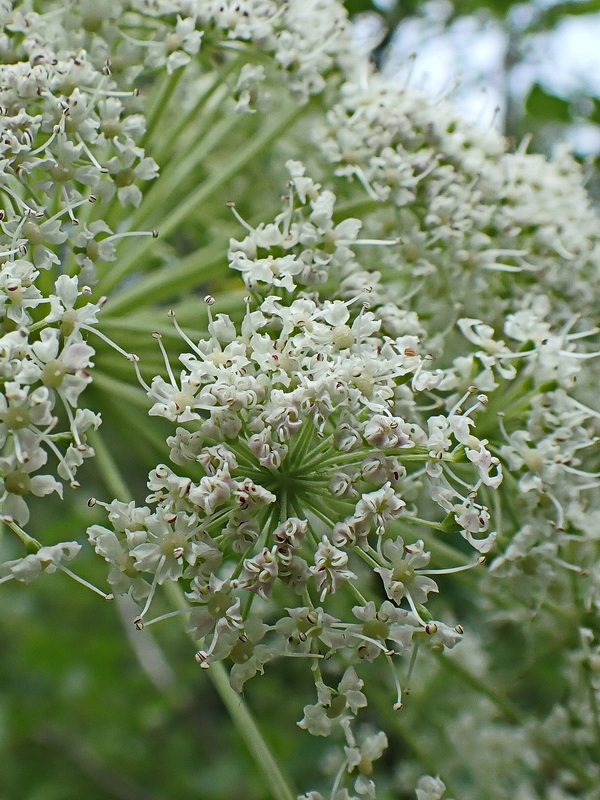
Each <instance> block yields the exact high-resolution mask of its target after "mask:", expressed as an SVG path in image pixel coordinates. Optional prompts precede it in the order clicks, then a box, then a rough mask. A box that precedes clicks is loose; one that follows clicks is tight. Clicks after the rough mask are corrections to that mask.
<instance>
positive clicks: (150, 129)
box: [141, 67, 185, 147]
mask: <svg viewBox="0 0 600 800" xmlns="http://www.w3.org/2000/svg"><path fill="white" fill-rule="evenodd" d="M184 72H185V67H181V68H180V69H177V70H175V72H173V73H172V74H171V75H166V74H165V76H164V79H163V81H162V84H161V86H160V89H159V91H158V93H157V94H156V96H155V98H154V100H153V102H152V108H151V109H150V110H149V112H148V115H147V119H148V123H147V125H146V133H145V134H144V138H143V139H142V142H141V144H142V147H147V145H148V142H149V141H150V139H151V138H152V134H153V133H154V130H155V129H156V126H157V125H158V122H159V120H160V118H161V117H162V115H163V112H164V110H165V109H166V107H167V106H168V104H169V100H170V99H171V97H172V96H173V92H174V91H175V89H176V88H177V84H178V83H179V81H180V80H181V77H182V75H183V73H184Z"/></svg>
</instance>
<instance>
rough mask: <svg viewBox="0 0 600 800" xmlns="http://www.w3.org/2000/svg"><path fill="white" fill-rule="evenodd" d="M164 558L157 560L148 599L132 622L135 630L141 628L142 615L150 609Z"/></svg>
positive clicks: (163, 556)
mask: <svg viewBox="0 0 600 800" xmlns="http://www.w3.org/2000/svg"><path fill="white" fill-rule="evenodd" d="M166 558H167V557H166V556H165V555H162V556H161V557H160V559H159V562H158V564H157V565H156V572H155V573H154V577H153V578H152V584H151V586H150V591H149V592H148V597H147V598H146V602H145V604H144V608H143V609H142V610H141V611H140V613H139V615H138V616H137V617H136V618H135V619H134V620H133V624H134V625H135V627H136V628H138V625H142V627H143V622H142V620H143V619H144V614H145V613H146V612H147V611H148V609H149V608H150V603H151V602H152V599H153V597H154V593H155V592H156V587H157V586H158V576H159V573H160V571H161V569H162V568H163V565H164V563H165V560H166ZM138 630H141V628H138Z"/></svg>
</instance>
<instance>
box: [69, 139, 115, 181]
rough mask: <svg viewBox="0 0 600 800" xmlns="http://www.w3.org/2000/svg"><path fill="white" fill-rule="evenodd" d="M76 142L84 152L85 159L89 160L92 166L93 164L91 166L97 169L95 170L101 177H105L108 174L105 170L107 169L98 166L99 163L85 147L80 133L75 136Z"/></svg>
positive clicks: (100, 165)
mask: <svg viewBox="0 0 600 800" xmlns="http://www.w3.org/2000/svg"><path fill="white" fill-rule="evenodd" d="M77 141H78V142H79V144H80V145H81V147H82V148H83V150H84V152H85V154H86V155H87V157H88V158H89V160H90V161H91V162H92V164H93V165H94V166H95V167H96V169H97V170H98V171H99V172H100V173H102V174H103V175H106V174H107V173H108V171H109V170H108V169H107V167H103V166H102V164H100V163H99V161H98V159H97V158H96V156H95V155H94V154H93V153H92V151H91V150H90V148H89V147H88V146H87V144H86V142H85V141H84V139H83V138H82V136H81V134H80V133H78V134H77Z"/></svg>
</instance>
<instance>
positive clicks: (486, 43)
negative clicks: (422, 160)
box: [0, 0, 600, 800]
mask: <svg viewBox="0 0 600 800" xmlns="http://www.w3.org/2000/svg"><path fill="white" fill-rule="evenodd" d="M346 5H347V7H348V9H349V12H350V13H351V14H352V15H353V16H354V17H355V19H356V22H357V29H356V30H357V37H359V38H360V40H361V41H362V42H363V45H364V48H365V50H367V51H370V52H372V57H373V59H374V61H375V62H376V63H377V65H378V67H379V68H380V69H381V70H383V71H384V72H385V73H386V74H387V75H389V76H390V77H394V78H397V79H398V80H399V81H404V82H407V83H409V84H410V85H412V86H418V87H421V88H423V89H425V90H426V91H427V92H429V93H431V95H432V96H433V97H447V96H450V97H451V98H452V99H453V101H454V102H455V103H456V104H457V105H458V106H459V108H460V109H461V111H462V113H463V114H464V115H465V116H467V117H468V118H469V119H471V120H473V121H476V122H477V123H478V124H479V125H481V126H483V127H486V126H490V125H494V126H497V127H498V128H500V129H501V130H502V131H503V132H504V133H505V134H506V135H507V136H508V137H509V138H510V139H511V140H512V142H513V146H515V147H516V146H519V145H520V144H521V143H522V142H523V141H524V139H526V138H527V137H529V136H531V141H530V143H529V145H528V147H529V149H530V150H531V151H537V152H543V153H550V152H551V151H552V150H553V148H554V147H556V145H557V143H559V142H567V143H568V145H569V146H570V148H571V149H572V150H573V151H574V152H575V154H576V155H577V157H578V158H579V159H581V160H582V162H585V163H587V164H588V169H589V187H590V191H591V192H592V193H593V194H594V195H595V196H596V197H599V196H600V191H599V186H600V183H599V181H598V177H597V166H598V159H599V154H600V46H599V45H598V42H599V41H600V0H584V1H583V2H564V3H554V4H553V3H550V2H545V1H544V0H539V1H538V2H534V3H522V2H514V3H512V2H506V0H495V2H493V1H490V2H478V0H461V1H460V2H454V3H451V2H448V1H447V0H431V2H418V0H403V2H394V1H393V0H385V2H383V1H382V0H378V2H374V0H347V3H346ZM107 435H108V436H109V437H110V430H109V429H107ZM113 436H114V438H113V441H116V440H117V436H116V435H115V434H114V433H113ZM140 446H143V445H142V444H140ZM130 457H131V455H130ZM86 469H87V472H84V470H82V473H81V483H82V484H83V485H86V484H87V485H90V483H91V484H92V486H93V482H94V480H95V478H94V475H95V474H96V473H95V472H94V471H93V468H92V466H89V467H87V466H86ZM133 488H137V487H133ZM139 488H140V495H141V496H143V487H141V486H140V487H139ZM95 490H96V492H97V495H98V496H100V497H101V496H108V495H109V492H108V490H107V488H106V487H102V486H96V487H95ZM91 493H92V492H90V494H91ZM86 500H87V495H86V497H80V498H79V504H80V505H79V506H77V505H74V504H73V503H70V504H69V506H68V507H67V506H66V505H65V506H62V505H59V504H58V503H57V504H55V505H53V503H52V501H49V500H48V499H47V498H45V499H44V500H43V507H42V506H41V505H39V506H38V509H37V513H38V514H43V515H44V518H45V519H46V520H47V523H46V530H47V539H46V541H47V542H50V541H61V540H64V539H69V538H79V540H80V541H82V542H83V541H84V539H85V533H84V532H85V529H86V527H87V526H88V525H89V524H91V522H94V521H99V522H100V521H102V520H103V518H104V515H103V514H101V513H98V517H97V520H95V519H90V511H89V509H88V508H87V506H86V505H85V501H86ZM34 513H36V511H35V510H34ZM10 546H11V543H10V542H9V541H6V542H3V547H4V548H10ZM5 553H6V557H7V558H8V557H10V550H5ZM16 555H17V553H16V551H15V557H16ZM78 572H79V573H80V574H83V575H85V577H86V578H88V579H89V580H91V581H96V582H97V583H99V584H101V585H103V584H104V580H105V573H104V566H103V564H102V563H100V562H99V559H96V558H95V557H92V555H91V554H90V553H87V554H84V553H82V555H81V556H80V558H79V559H78ZM449 588H450V587H448V589H449ZM460 591H461V590H460V588H459V589H455V592H456V596H455V598H454V600H455V601H456V603H457V605H460V606H461V609H462V610H463V612H464V609H465V602H467V595H466V594H465V596H464V597H459V596H458V595H459V594H460ZM157 613H158V610H157ZM132 616H133V612H132V610H131V609H129V608H127V606H126V605H120V604H118V603H113V604H108V603H104V602H103V601H102V600H101V599H99V598H98V596H97V595H94V594H93V593H92V592H89V591H87V590H85V589H84V588H83V587H81V586H79V585H77V584H75V583H74V582H72V581H70V580H69V579H68V578H67V577H66V576H65V575H61V574H59V575H55V576H53V577H51V578H45V579H42V580H40V581H39V582H37V583H36V584H34V585H33V586H32V587H29V588H25V587H24V586H23V585H21V584H15V585H12V584H11V583H8V584H5V585H2V586H1V587H0V800H82V798H86V800H113V799H114V800H167V799H169V800H175V798H177V800H229V798H233V797H236V796H239V797H240V798H242V797H243V798H244V800H263V799H264V800H266V798H267V797H268V795H267V793H266V791H265V789H264V787H263V785H262V781H261V779H260V777H259V775H258V773H257V772H256V770H255V768H254V766H253V764H252V761H251V759H250V757H249V756H248V755H247V753H246V751H245V750H244V747H243V745H242V744H241V743H240V742H239V741H238V739H237V737H236V734H235V732H234V731H233V730H232V728H231V726H230V724H229V720H228V717H227V715H226V712H225V711H224V709H223V708H222V706H221V705H220V703H219V700H218V699H217V697H216V695H215V692H214V691H213V689H212V686H211V684H210V682H209V680H208V677H207V675H206V674H205V673H202V672H201V671H200V670H199V669H198V667H197V664H196V663H195V661H194V658H193V655H194V653H193V649H194V648H193V646H192V644H191V643H190V642H189V640H187V639H186V637H185V636H184V635H183V634H182V632H181V628H180V626H179V625H177V624H175V623H173V624H165V625H161V626H157V628H156V629H154V628H153V629H152V630H151V631H144V632H143V635H140V636H136V638H135V640H134V639H133V638H132V636H131V635H130V632H131V631H132V630H133V628H132V625H131V618H132ZM155 630H156V639H155V637H154V631H155ZM540 646H542V645H540ZM555 646H556V647H558V648H560V641H558V640H555ZM518 652H519V642H518V641H513V640H511V639H510V637H507V640H506V649H505V651H504V652H499V653H498V654H497V656H498V660H497V675H496V676H495V679H496V680H498V681H500V680H502V679H503V680H504V681H505V682H506V688H507V690H509V691H510V682H511V680H512V679H513V677H514V675H513V669H514V660H513V656H514V654H515V653H518ZM289 661H290V662H292V663H286V664H285V665H278V666H277V669H269V670H268V673H267V676H266V677H265V678H264V679H262V680H255V681H253V682H250V684H248V689H247V699H248V701H249V703H250V705H251V707H253V708H256V709H260V713H259V717H260V719H261V720H262V723H263V725H262V727H263V730H264V733H265V736H266V738H267V739H268V740H269V742H270V744H271V745H272V747H273V749H274V751H275V753H276V755H277V756H278V757H279V758H281V760H282V761H283V762H285V763H286V765H287V766H288V767H289V770H290V772H291V774H292V776H293V777H294V778H295V779H296V780H297V781H298V784H299V785H300V786H302V787H303V788H304V789H306V787H307V784H312V783H314V784H317V783H318V779H317V778H316V777H315V780H314V781H312V780H311V778H312V776H311V775H310V774H309V772H310V769H312V770H314V775H315V776H317V775H319V774H320V768H321V766H322V748H321V745H322V742H319V741H317V740H315V739H314V738H312V737H310V736H308V735H307V734H305V733H303V732H301V731H299V730H298V729H297V728H296V725H295V723H296V721H297V720H298V719H299V718H300V717H301V716H302V707H303V705H304V704H305V703H307V702H313V700H312V688H311V682H310V678H309V676H307V675H306V674H305V673H306V670H305V669H303V668H302V667H301V666H300V665H299V666H298V668H296V665H295V664H294V663H293V659H290V660H289ZM445 669H446V671H444V670H445ZM559 672H560V670H559V667H558V666H557V674H553V675H549V676H546V678H547V683H546V685H548V686H553V687H555V690H556V691H559V689H560V677H559ZM502 676H503V677H502ZM557 687H558V688H557ZM480 689H481V687H472V688H469V687H468V686H466V685H465V683H464V681H462V682H461V676H460V675H459V674H454V673H452V672H449V671H448V670H447V665H446V666H444V664H440V665H438V666H434V665H430V666H429V673H427V671H425V672H424V674H423V678H422V680H421V685H420V687H417V689H416V692H417V693H420V694H421V696H422V699H423V703H425V701H427V702H429V704H430V705H429V707H430V708H431V709H432V712H433V713H432V716H434V715H435V697H436V692H441V693H442V694H443V696H444V700H445V701H446V702H447V703H450V706H449V707H451V705H452V702H454V701H453V700H452V698H453V696H455V707H456V708H457V709H460V708H468V706H469V703H470V698H469V692H470V691H472V692H473V693H474V695H473V698H471V699H472V700H473V701H476V699H477V698H478V697H479V695H478V692H479V691H480ZM388 694H389V693H387V692H386V694H385V697H386V698H387V699H386V700H385V707H384V706H383V705H382V706H381V708H379V709H377V701H375V703H374V710H379V711H380V713H381V714H382V715H384V716H385V715H386V714H390V713H391V709H390V708H389V697H388ZM282 698H285V701H284V702H282ZM423 703H419V699H418V697H417V698H415V701H414V704H413V709H414V711H413V712H411V711H408V712H407V714H406V715H404V716H403V718H402V720H399V721H398V722H397V724H396V723H393V724H392V726H391V728H390V730H392V734H391V738H390V748H389V750H388V753H387V754H386V756H385V757H384V759H383V762H385V765H386V766H387V778H386V779H384V781H383V783H382V786H383V792H382V795H381V797H382V798H383V800H387V798H389V799H390V800H391V798H395V799H397V800H399V799H400V798H402V799H403V798H409V797H414V793H413V790H412V789H409V786H410V785H411V782H412V781H413V780H414V779H415V778H416V777H418V775H419V774H421V773H420V772H419V770H421V772H425V771H431V772H432V774H436V770H435V767H436V765H435V763H433V764H432V763H428V754H427V738H426V737H427V736H433V737H437V738H438V739H439V741H438V746H446V744H444V740H443V737H444V733H443V731H439V730H438V731H435V730H431V729H428V727H427V719H425V723H424V725H423V726H422V730H421V735H420V736H415V735H414V730H413V729H412V719H415V720H416V719H417V718H418V717H419V714H418V713H417V711H418V710H419V709H423V708H425V707H426V706H425V705H423ZM403 714H404V712H403ZM411 714H412V715H413V716H411ZM423 716H425V717H427V715H422V714H421V717H423ZM413 759H414V763H415V764H416V766H414V767H410V768H409V767H406V766H405V764H407V763H408V761H409V760H410V762H411V763H413ZM307 765H309V768H308V769H307ZM465 769H466V767H465ZM508 769H510V765H509V764H507V770H508ZM507 774H508V773H507ZM459 777H460V776H459ZM472 780H473V779H472V778H471V777H469V776H468V775H467V774H465V776H463V782H464V784H465V785H469V782H471V784H472ZM413 785H414V784H413ZM471 788H472V789H473V791H475V792H476V791H477V789H476V787H474V786H473V785H471ZM475 796H476V797H478V800H485V796H484V795H483V794H479V795H477V794H475ZM489 796H490V797H493V796H494V795H493V794H492V795H489ZM457 800H458V798H457Z"/></svg>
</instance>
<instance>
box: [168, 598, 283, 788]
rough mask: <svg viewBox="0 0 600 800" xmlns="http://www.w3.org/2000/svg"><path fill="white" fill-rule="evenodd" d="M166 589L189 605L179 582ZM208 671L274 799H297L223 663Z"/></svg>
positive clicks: (182, 605)
mask: <svg viewBox="0 0 600 800" xmlns="http://www.w3.org/2000/svg"><path fill="white" fill-rule="evenodd" d="M165 590H166V592H167V594H168V595H169V598H170V599H171V601H172V602H173V603H174V604H175V605H177V607H178V608H187V601H186V599H185V597H184V596H183V592H182V591H181V589H180V587H179V586H178V585H177V584H175V583H168V584H166V585H165ZM207 672H208V677H209V678H210V679H211V681H212V683H213V686H214V687H215V689H216V690H217V692H218V694H219V697H220V698H221V700H222V702H223V705H224V706H225V708H226V709H227V711H228V712H229V716H230V717H231V720H232V722H233V724H234V725H235V728H236V730H237V732H238V734H239V736H240V737H241V739H242V740H243V742H244V744H245V745H246V747H247V748H248V750H249V751H250V753H251V754H252V756H253V757H254V759H255V763H256V765H257V767H258V768H259V770H260V771H261V773H262V775H263V777H264V779H265V783H266V784H267V786H268V787H269V789H270V791H271V795H272V797H273V800H296V793H295V792H294V791H293V790H292V789H291V788H290V784H289V781H288V780H287V778H286V777H284V775H283V772H282V770H281V768H280V766H279V764H278V763H277V761H276V760H275V757H274V756H273V754H272V753H271V750H270V749H269V746H268V744H267V743H266V741H265V740H264V738H263V735H262V733H261V732H260V729H259V728H258V726H257V725H256V722H255V721H254V718H253V716H252V714H251V713H250V710H249V709H248V706H247V705H246V703H245V701H244V699H243V698H242V696H241V695H240V694H238V693H237V692H236V691H234V690H233V689H232V688H231V685H230V683H229V676H228V674H227V670H226V669H225V667H224V666H223V664H221V663H220V662H216V663H214V664H211V665H210V667H209V669H208V670H207Z"/></svg>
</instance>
